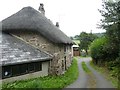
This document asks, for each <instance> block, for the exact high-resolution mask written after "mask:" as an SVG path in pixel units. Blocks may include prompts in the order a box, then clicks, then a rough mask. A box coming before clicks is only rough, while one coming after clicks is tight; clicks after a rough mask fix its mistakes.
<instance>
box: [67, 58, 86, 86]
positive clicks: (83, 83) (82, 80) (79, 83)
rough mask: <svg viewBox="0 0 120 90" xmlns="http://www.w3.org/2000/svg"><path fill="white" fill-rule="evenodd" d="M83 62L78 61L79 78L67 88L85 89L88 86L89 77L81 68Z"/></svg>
mask: <svg viewBox="0 0 120 90" xmlns="http://www.w3.org/2000/svg"><path fill="white" fill-rule="evenodd" d="M81 62H82V60H78V68H79V76H78V79H77V80H76V81H75V82H74V83H73V84H71V85H69V86H68V87H67V88H85V87H86V86H87V75H86V73H85V72H84V71H83V69H82V66H81Z"/></svg>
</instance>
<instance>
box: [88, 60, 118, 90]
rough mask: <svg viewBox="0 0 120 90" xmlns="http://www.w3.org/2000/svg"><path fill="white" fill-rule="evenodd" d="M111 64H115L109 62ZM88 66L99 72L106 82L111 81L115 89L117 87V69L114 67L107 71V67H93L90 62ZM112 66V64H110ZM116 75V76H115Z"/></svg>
mask: <svg viewBox="0 0 120 90" xmlns="http://www.w3.org/2000/svg"><path fill="white" fill-rule="evenodd" d="M111 63H116V61H115V62H111ZM106 64H109V62H106ZM90 65H91V66H92V67H93V68H94V69H95V70H97V71H99V72H100V73H102V74H103V75H104V76H105V77H106V78H107V79H108V80H110V81H112V84H113V86H115V87H116V88H117V87H118V86H119V83H118V75H119V74H118V73H117V74H116V72H117V70H118V68H117V67H116V66H115V67H114V68H113V69H112V70H109V69H108V67H106V66H102V67H100V66H98V65H95V64H94V63H93V61H91V62H90ZM111 65H112V64H111ZM116 75H117V76H116Z"/></svg>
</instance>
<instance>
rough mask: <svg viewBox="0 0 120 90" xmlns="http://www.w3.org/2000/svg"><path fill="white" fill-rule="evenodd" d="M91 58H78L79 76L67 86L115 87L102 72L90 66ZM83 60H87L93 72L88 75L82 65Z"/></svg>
mask: <svg viewBox="0 0 120 90" xmlns="http://www.w3.org/2000/svg"><path fill="white" fill-rule="evenodd" d="M90 60H92V59H91V58H90V57H89V58H78V68H79V77H78V79H77V80H76V81H75V82H74V83H72V84H71V85H69V86H67V87H66V88H114V87H113V86H112V83H111V82H110V81H108V80H106V79H105V78H104V76H103V75H102V74H100V73H99V72H97V71H96V70H95V69H93V68H92V67H91V66H90ZM82 61H85V63H86V65H87V67H88V68H89V69H90V70H91V72H92V74H90V75H88V74H87V73H85V72H84V71H83V69H82V65H81V62H82Z"/></svg>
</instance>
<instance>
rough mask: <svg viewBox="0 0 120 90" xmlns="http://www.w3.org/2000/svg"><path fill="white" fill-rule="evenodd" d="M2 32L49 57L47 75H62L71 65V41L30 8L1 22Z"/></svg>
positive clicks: (25, 8)
mask: <svg viewBox="0 0 120 90" xmlns="http://www.w3.org/2000/svg"><path fill="white" fill-rule="evenodd" d="M2 32H4V33H7V34H9V35H12V37H14V38H17V39H19V40H21V41H22V42H24V43H27V44H29V45H30V46H32V47H34V48H36V49H37V50H40V51H41V52H44V53H46V54H48V55H50V56H51V57H52V59H51V58H50V60H49V61H50V62H49V65H48V66H49V67H48V74H52V75H60V74H63V73H64V72H65V71H66V70H67V69H68V68H69V66H70V65H71V62H72V61H71V58H72V57H71V55H72V53H71V51H72V50H71V47H72V44H73V42H72V41H71V39H70V38H68V37H67V36H66V35H65V34H64V33H63V32H62V31H61V30H60V29H59V28H58V27H56V26H55V25H54V24H53V23H52V22H51V21H50V20H49V19H47V18H46V17H45V16H44V15H43V14H41V13H40V12H39V11H37V10H35V9H33V8H32V7H24V8H23V9H21V10H20V11H18V12H17V13H15V14H13V15H12V16H10V17H8V18H6V19H4V20H2ZM26 48H27V47H26Z"/></svg>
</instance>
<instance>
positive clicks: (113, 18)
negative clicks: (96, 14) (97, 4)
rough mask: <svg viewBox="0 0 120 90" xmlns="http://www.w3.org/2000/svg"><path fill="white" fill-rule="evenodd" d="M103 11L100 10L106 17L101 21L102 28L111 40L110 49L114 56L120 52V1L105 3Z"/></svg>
mask: <svg viewBox="0 0 120 90" xmlns="http://www.w3.org/2000/svg"><path fill="white" fill-rule="evenodd" d="M102 6H103V9H102V10H99V11H100V13H101V15H102V16H103V17H104V18H103V19H102V20H101V25H100V27H101V28H103V29H105V30H106V35H107V37H108V39H109V49H110V50H111V53H112V54H116V58H117V57H118V53H119V51H120V49H119V48H120V30H119V27H120V1H119V2H116V1H103V5H102Z"/></svg>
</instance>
